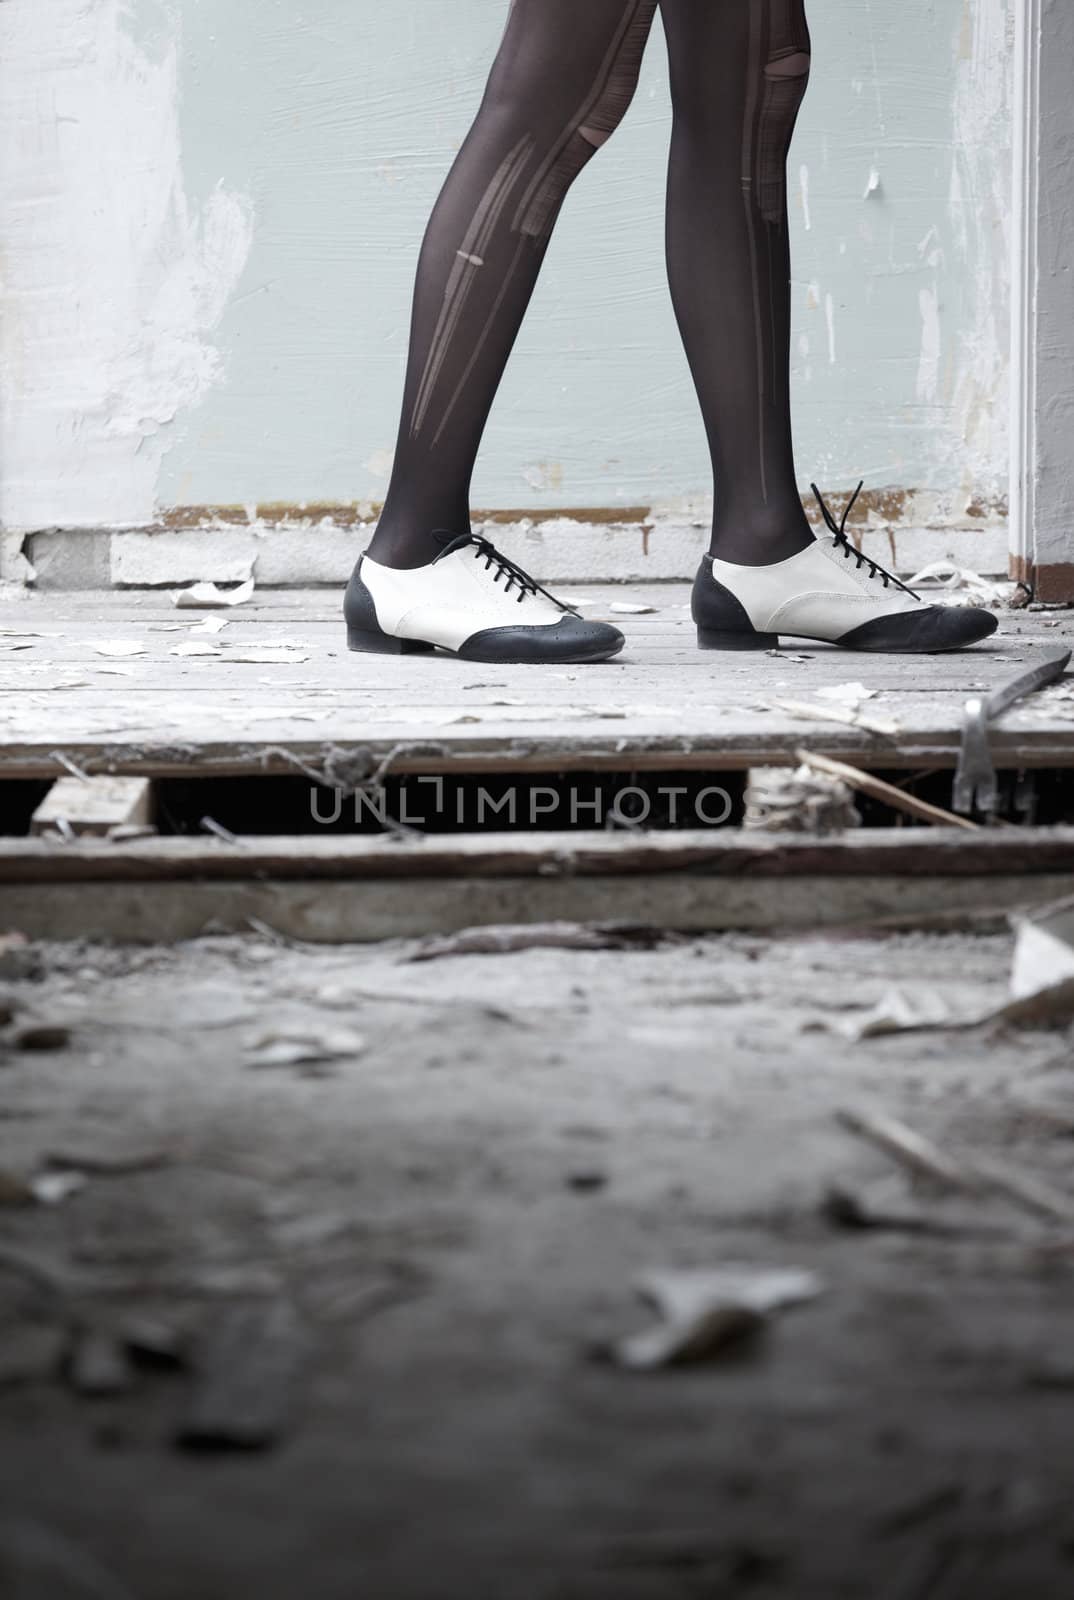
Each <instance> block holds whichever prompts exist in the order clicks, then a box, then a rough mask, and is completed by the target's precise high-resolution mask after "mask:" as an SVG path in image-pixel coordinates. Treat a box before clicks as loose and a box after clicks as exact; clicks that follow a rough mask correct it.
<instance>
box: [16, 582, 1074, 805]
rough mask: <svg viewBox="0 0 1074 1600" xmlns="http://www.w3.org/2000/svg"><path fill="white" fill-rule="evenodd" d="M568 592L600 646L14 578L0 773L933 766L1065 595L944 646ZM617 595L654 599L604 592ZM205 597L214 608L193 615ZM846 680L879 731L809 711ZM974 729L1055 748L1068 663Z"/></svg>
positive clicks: (946, 757) (1002, 757)
mask: <svg viewBox="0 0 1074 1600" xmlns="http://www.w3.org/2000/svg"><path fill="white" fill-rule="evenodd" d="M582 598H585V599H588V600H592V601H594V602H596V603H595V604H593V605H590V606H587V607H586V608H585V615H587V616H589V617H600V618H608V619H609V620H612V621H614V622H616V623H617V624H618V625H620V626H621V627H622V629H623V632H624V633H625V634H626V636H627V646H626V649H625V650H624V651H623V653H622V655H621V656H620V657H619V658H618V659H617V660H615V661H612V662H607V663H604V664H602V665H599V666H588V667H586V666H582V667H559V668H532V667H503V666H486V665H483V664H475V663H473V662H465V661H460V660H457V659H455V658H454V657H451V656H447V655H440V654H437V655H436V656H432V657H428V656H426V657H420V656H418V657H391V656H370V655H355V654H348V652H347V650H346V648H345V643H344V637H343V628H342V622H341V617H340V597H339V595H338V594H337V593H336V592H335V591H334V590H325V589H322V590H314V591H295V590H276V591H266V592H263V593H260V594H257V595H255V596H254V598H253V599H252V600H251V601H250V602H248V603H247V604H245V605H242V606H239V607H235V608H232V609H229V610H221V611H197V610H186V609H178V608H177V607H176V606H175V605H174V603H173V600H172V597H171V595H170V594H169V593H167V592H161V591H133V592H116V591H110V592H107V593H84V592H83V593H72V594H56V593H51V594H40V595H38V594H33V593H28V594H26V595H25V596H24V597H19V598H16V599H13V600H8V601H6V602H5V603H3V604H2V605H0V694H2V708H0V761H2V763H3V772H4V774H5V775H6V776H7V777H19V776H24V777H57V776H59V775H60V773H61V772H62V771H63V770H64V763H65V762H67V763H72V764H73V765H74V766H76V767H77V768H79V769H80V770H82V771H87V772H102V771H114V772H129V773H140V772H152V773H155V774H158V775H163V774H167V773H173V772H177V773H184V774H188V775H189V774H191V773H192V772H195V771H200V772H205V773H215V774H223V773H242V772H255V771H256V772H285V771H294V770H297V769H298V768H299V767H301V766H302V765H306V766H313V767H316V768H317V769H321V768H322V767H323V765H324V763H325V761H326V760H327V761H332V760H336V761H339V760H341V759H343V760H345V759H346V758H347V756H348V754H350V755H351V756H353V755H355V754H359V756H360V757H361V758H364V759H366V760H368V761H370V762H371V763H372V764H373V766H374V768H375V767H376V766H377V765H379V764H382V763H385V762H388V763H389V765H390V769H391V770H392V771H395V772H403V771H424V772H434V771H438V770H455V771H458V770H465V769H469V770H475V771H477V770H488V769H490V768H496V767H499V768H503V767H505V766H506V767H510V768H513V769H518V770H530V771H540V770H584V769H587V768H593V767H609V768H618V769H624V768H647V767H648V768H669V767H675V766H678V767H714V768H721V767H722V768H732V767H736V766H742V765H743V764H752V765H756V764H758V763H765V762H772V763H776V764H779V763H786V762H789V761H791V760H793V758H794V751H795V749H796V748H797V747H798V746H800V745H802V744H808V746H809V747H810V748H811V749H812V750H816V751H823V752H827V753H829V754H834V755H841V756H843V757H844V758H849V759H852V760H856V761H858V762H860V763H863V764H867V765H870V766H873V767H886V766H892V767H906V766H921V765H929V764H935V765H938V766H945V765H950V764H952V763H953V761H954V759H955V755H956V752H957V747H958V738H959V727H960V718H961V709H962V705H963V702H964V701H965V699H966V698H967V696H968V695H970V694H973V693H975V692H977V691H979V690H981V689H987V688H990V687H992V686H994V685H995V684H997V683H999V682H1001V681H1003V680H1004V679H1005V678H1008V677H1010V676H1013V675H1015V674H1016V673H1017V672H1018V670H1019V666H1020V664H1021V663H1028V662H1029V661H1030V660H1031V659H1032V657H1033V654H1034V650H1035V649H1037V648H1039V647H1041V646H1045V645H1054V644H1057V643H1060V642H1063V641H1064V640H1071V641H1072V642H1074V612H1070V611H1061V612H1052V613H1030V612H1021V613H1018V612H1006V613H1004V614H1003V615H1002V618H1001V627H1000V632H999V633H998V634H997V635H996V636H995V638H993V639H991V640H989V641H987V642H986V643H985V644H983V645H979V646H977V647H976V648H974V649H972V650H969V651H965V652H962V653H959V654H955V655H948V656H931V657H920V656H909V657H899V656H876V655H862V654H855V653H851V652H847V651H840V650H838V649H835V648H832V647H827V646H823V645H809V644H806V643H802V642H799V641H786V642H785V644H784V648H783V650H782V651H780V652H779V653H772V652H759V653H757V654H749V655H734V654H732V655H726V654H712V653H702V652H700V651H698V650H697V648H696V646H695V641H694V630H693V626H692V624H691V621H690V612H689V590H688V589H687V588H686V587H685V586H681V585H654V586H651V587H649V588H645V587H643V586H630V587H629V588H616V587H613V586H608V587H605V588H600V587H597V588H593V587H587V588H586V589H585V590H584V593H583V595H582ZM624 602H626V603H649V604H651V605H652V606H653V607H654V608H655V609H654V610H653V611H652V612H650V613H645V614H641V615H624V614H620V613H618V612H614V611H613V610H612V609H611V607H612V606H613V604H622V603H624ZM205 617H208V618H210V619H211V618H220V619H222V620H224V621H225V622H226V626H225V627H223V628H222V629H221V630H220V631H219V632H215V633H214V632H207V631H202V626H201V624H202V619H203V618H205ZM117 646H118V647H119V649H120V650H125V649H129V650H130V651H131V652H132V653H130V654H120V653H115V652H116V649H117ZM192 651H198V652H204V653H196V654H195V653H191V652H192ZM134 652H137V653H134ZM855 682H857V683H861V684H864V685H865V686H866V687H867V688H869V689H871V690H874V691H876V693H875V695H874V696H873V697H872V698H870V699H869V700H868V701H866V702H865V703H864V704H863V705H862V706H861V708H860V712H859V714H860V715H861V716H862V717H863V718H864V719H866V720H867V721H871V722H879V723H880V724H881V725H890V729H891V731H888V732H876V731H874V730H872V729H870V728H869V727H861V726H854V725H847V724H845V723H840V722H839V721H837V720H828V719H829V718H830V717H831V716H832V715H833V708H834V715H835V716H838V715H839V702H838V701H835V702H833V701H832V700H831V699H828V698H826V697H825V696H824V695H823V694H821V693H818V691H822V690H825V689H832V688H835V687H836V686H838V685H842V684H848V683H855ZM781 701H792V702H795V703H796V705H798V706H800V707H803V706H804V707H806V708H809V707H812V709H813V711H814V712H815V713H816V718H814V717H811V716H809V715H808V714H804V713H803V711H802V710H795V709H788V708H786V707H785V706H783V705H781V704H780V703H779V702H781ZM994 744H995V750H996V755H997V760H998V762H999V764H1001V765H1002V764H1006V765H1020V764H1022V763H1032V762H1040V763H1047V764H1049V765H1071V764H1074V688H1072V687H1071V679H1070V678H1069V677H1068V679H1067V682H1066V684H1064V685H1060V686H1059V687H1057V688H1055V689H1052V690H1050V691H1047V692H1046V693H1044V694H1043V695H1039V696H1038V697H1037V698H1036V699H1035V700H1034V701H1033V702H1032V703H1031V705H1030V706H1029V707H1028V708H1027V709H1024V710H1019V711H1015V712H1013V713H1010V714H1009V715H1008V716H1007V717H1006V718H1005V719H1004V721H1003V723H1002V725H1001V726H1000V728H999V729H998V730H997V731H996V734H995V739H994Z"/></svg>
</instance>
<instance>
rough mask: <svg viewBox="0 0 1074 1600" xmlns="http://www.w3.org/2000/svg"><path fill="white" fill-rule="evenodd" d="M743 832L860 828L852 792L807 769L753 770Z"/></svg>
mask: <svg viewBox="0 0 1074 1600" xmlns="http://www.w3.org/2000/svg"><path fill="white" fill-rule="evenodd" d="M742 826H743V829H746V830H752V831H756V832H771V833H811V834H817V835H818V836H823V835H826V834H827V835H830V834H841V833H844V832H845V831H846V830H847V829H848V828H858V827H860V826H861V815H860V813H859V811H858V808H857V806H856V805H855V804H854V793H853V790H852V789H851V788H850V787H849V786H848V785H847V784H845V783H844V782H843V781H842V779H840V778H833V777H830V776H829V775H828V774H826V773H822V772H812V771H811V770H810V769H809V768H808V767H805V766H801V767H796V768H795V767H752V768H751V769H750V773H749V778H748V780H747V783H746V802H745V814H744V816H743V820H742Z"/></svg>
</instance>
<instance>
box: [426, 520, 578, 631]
mask: <svg viewBox="0 0 1074 1600" xmlns="http://www.w3.org/2000/svg"><path fill="white" fill-rule="evenodd" d="M433 538H434V539H435V540H436V541H437V542H438V543H439V544H442V545H443V546H444V548H443V549H442V550H441V552H440V554H439V555H438V556H434V557H433V565H434V566H435V564H436V563H437V562H438V561H443V559H444V557H445V556H450V555H452V554H453V553H454V552H455V551H456V550H464V549H465V548H466V547H467V545H472V546H473V551H474V557H475V559H480V558H481V557H484V561H485V568H486V570H492V581H493V583H499V582H500V580H501V579H503V581H504V588H505V589H506V590H507V592H508V594H510V593H511V590H512V589H513V588H514V587H515V586H516V585H517V587H518V595H517V596H516V598H517V600H518V603H519V605H521V604H522V602H523V600H525V598H526V596H527V595H529V594H535V595H536V594H543V595H544V597H545V599H546V600H551V602H552V604H553V605H555V606H558V607H559V609H560V610H561V611H569V612H570V613H571V615H572V616H575V617H576V616H577V615H578V612H577V611H575V609H574V607H573V606H569V605H566V604H565V603H564V601H562V600H557V599H556V597H555V595H554V594H550V593H549V592H548V590H547V589H546V588H545V587H544V585H543V584H540V583H538V582H537V579H536V578H531V577H530V575H529V573H528V572H526V571H524V569H523V568H522V567H520V566H519V565H518V564H517V562H514V561H512V560H511V558H510V556H505V555H504V554H503V552H502V551H500V550H497V548H496V546H495V545H494V544H493V543H492V541H491V540H489V539H484V538H482V537H481V535H480V534H477V533H459V534H453V533H451V532H450V531H449V530H448V529H447V528H436V529H434V530H433ZM445 540H446V541H447V542H446V543H445Z"/></svg>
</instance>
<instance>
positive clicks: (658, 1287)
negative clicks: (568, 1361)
mask: <svg viewBox="0 0 1074 1600" xmlns="http://www.w3.org/2000/svg"><path fill="white" fill-rule="evenodd" d="M822 1287H823V1285H822V1283H821V1280H820V1279H819V1278H818V1277H817V1276H816V1274H815V1273H812V1272H804V1271H801V1270H799V1269H797V1268H789V1269H788V1268H778V1269H773V1268H769V1267H750V1266H727V1267H717V1268H711V1269H710V1268H700V1269H696V1270H693V1271H682V1272H674V1271H672V1272H668V1271H655V1272H649V1273H646V1274H645V1275H644V1276H642V1277H641V1278H639V1279H638V1281H637V1288H638V1291H639V1293H640V1294H641V1295H642V1297H643V1299H645V1300H647V1301H648V1302H650V1303H651V1304H652V1305H654V1306H655V1307H656V1308H657V1310H658V1311H659V1312H660V1314H661V1316H662V1318H663V1320H662V1321H661V1322H659V1323H657V1324H656V1326H655V1327H652V1328H648V1329H646V1330H644V1331H643V1332H641V1333H636V1334H630V1335H628V1336H627V1337H626V1338H623V1339H619V1340H616V1341H615V1342H614V1343H613V1344H612V1345H611V1347H610V1350H609V1352H608V1353H609V1354H610V1356H611V1358H612V1360H613V1361H614V1362H615V1364H616V1365H617V1366H620V1367H624V1368H626V1369H628V1370H629V1371H632V1372H653V1371H656V1370H658V1369H659V1368H662V1367H672V1366H683V1365H688V1364H690V1363H693V1362H700V1361H711V1360H714V1359H717V1358H719V1357H720V1356H722V1355H725V1354H727V1353H728V1352H729V1351H730V1350H731V1349H732V1348H737V1347H739V1346H741V1345H742V1344H743V1343H744V1342H748V1341H749V1340H752V1339H753V1338H755V1337H756V1336H757V1335H758V1334H759V1333H760V1332H761V1330H762V1329H763V1328H764V1326H765V1324H766V1322H767V1320H768V1318H769V1317H770V1316H771V1315H772V1313H773V1312H775V1311H780V1310H783V1309H784V1308H785V1307H789V1306H793V1305H798V1304H800V1303H801V1302H803V1301H806V1300H812V1299H815V1298H816V1296H817V1295H819V1294H820V1293H821V1290H822Z"/></svg>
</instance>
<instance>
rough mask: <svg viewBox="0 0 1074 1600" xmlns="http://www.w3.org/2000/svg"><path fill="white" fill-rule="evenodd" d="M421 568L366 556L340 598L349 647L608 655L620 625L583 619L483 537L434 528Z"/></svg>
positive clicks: (493, 656) (525, 658) (482, 655)
mask: <svg viewBox="0 0 1074 1600" xmlns="http://www.w3.org/2000/svg"><path fill="white" fill-rule="evenodd" d="M436 537H438V538H439V539H440V542H441V543H442V544H443V549H442V550H441V552H440V554H439V555H437V556H435V557H434V558H433V560H432V561H430V562H429V563H428V564H427V565H426V566H423V567H412V568H403V567H385V566H381V565H380V563H379V562H376V561H371V560H370V558H369V557H368V556H362V557H361V558H360V559H359V561H358V565H357V566H356V567H355V569H354V572H353V573H352V575H351V580H350V583H349V584H348V585H347V593H346V596H345V598H344V602H343V614H344V617H345V619H346V623H347V645H348V648H349V649H351V650H377V651H385V652H388V653H390V654H393V655H404V654H410V653H411V652H416V651H428V650H432V649H434V648H436V647H439V648H440V649H442V650H450V651H452V652H453V653H454V654H455V655H457V656H461V657H463V659H464V660H466V661H498V662H533V663H542V662H585V661H606V660H607V659H608V657H609V656H614V655H617V654H618V652H619V651H620V650H621V649H622V648H623V644H624V643H625V641H624V638H623V635H622V634H621V633H620V631H619V629H618V628H613V627H611V626H610V624H608V623H606V622H587V621H586V620H585V619H584V618H583V617H580V616H579V615H578V613H577V612H576V611H574V610H572V608H571V607H570V606H568V605H565V604H564V603H563V602H562V601H561V600H557V599H556V598H555V596H554V595H551V594H549V592H548V590H547V589H544V588H542V586H541V585H540V584H539V583H538V582H537V581H536V579H535V578H531V577H530V576H529V574H528V573H526V572H524V571H523V570H522V568H521V567H519V566H517V565H516V564H515V563H514V562H513V561H511V560H510V559H509V558H508V557H507V556H505V555H502V554H501V553H500V551H498V550H497V549H496V547H495V545H493V544H491V543H490V542H489V541H488V540H487V539H483V538H480V537H479V536H478V535H477V534H459V535H457V536H453V535H451V534H450V533H444V534H442V535H441V534H437V535H436Z"/></svg>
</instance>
